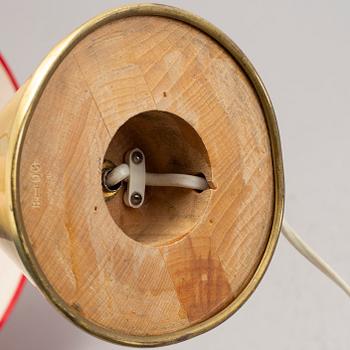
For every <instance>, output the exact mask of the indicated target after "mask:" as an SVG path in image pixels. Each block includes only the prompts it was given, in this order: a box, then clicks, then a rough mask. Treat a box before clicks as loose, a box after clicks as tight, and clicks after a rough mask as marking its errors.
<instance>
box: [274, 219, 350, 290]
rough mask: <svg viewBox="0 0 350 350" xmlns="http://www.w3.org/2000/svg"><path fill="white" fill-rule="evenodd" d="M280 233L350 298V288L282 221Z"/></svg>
mask: <svg viewBox="0 0 350 350" xmlns="http://www.w3.org/2000/svg"><path fill="white" fill-rule="evenodd" d="M281 232H282V233H283V234H284V236H285V237H286V238H287V240H288V241H289V243H290V244H291V245H292V246H293V247H294V248H295V249H296V250H297V251H298V252H299V253H300V254H301V255H303V256H304V257H305V258H306V259H307V260H309V261H310V262H311V263H312V264H313V265H315V266H316V267H317V268H318V269H319V270H320V271H321V272H323V273H324V274H325V275H326V276H327V277H329V278H330V279H331V280H332V281H333V282H334V283H335V284H337V285H338V286H339V287H340V288H341V289H342V290H343V291H344V292H345V293H346V294H347V295H348V296H350V286H349V285H348V284H347V283H346V282H345V281H344V280H343V279H342V278H341V277H340V276H339V275H338V274H337V273H336V272H335V271H334V270H333V269H332V268H331V267H330V266H329V265H328V264H327V263H326V262H325V261H324V260H323V259H322V258H321V257H320V256H318V255H317V254H316V253H315V252H314V250H313V249H312V248H310V247H309V246H308V245H307V244H306V243H305V242H304V241H303V240H302V239H301V238H300V237H299V235H298V234H297V233H296V232H295V231H294V230H293V229H292V228H291V227H290V225H289V224H288V223H287V222H286V221H283V224H282V231H281Z"/></svg>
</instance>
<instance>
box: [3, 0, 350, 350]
mask: <svg viewBox="0 0 350 350" xmlns="http://www.w3.org/2000/svg"><path fill="white" fill-rule="evenodd" d="M124 3H125V2H122V1H104V0H95V1H87V0H85V1H83V0H79V1H78V0H60V1H47V0H46V1H44V0H41V1H39V0H35V1H34V0H31V1H29V0H28V1H15V0H0V50H1V51H2V53H3V54H4V55H5V57H6V58H7V60H8V61H9V63H10V65H11V66H12V68H13V70H14V72H15V74H16V76H17V77H18V79H19V81H20V83H23V82H24V81H25V79H27V78H28V77H29V75H30V74H31V73H32V72H33V71H34V69H35V68H36V67H37V65H38V64H39V62H40V61H41V59H42V58H43V57H44V56H45V55H46V54H47V53H48V52H49V50H50V49H51V48H52V47H53V45H54V44H55V43H56V42H57V41H58V40H60V39H61V38H63V37H65V36H66V35H67V34H68V33H70V32H71V31H72V30H73V29H74V28H76V27H77V26H79V25H80V24H81V23H82V22H84V21H86V20H87V19H89V18H90V17H93V16H95V15H97V14H98V13H99V12H101V11H103V10H105V9H108V8H112V7H118V6H120V5H121V4H124ZM163 3H166V4H171V5H174V6H178V7H182V8H185V9H187V10H190V11H192V12H195V13H197V14H198V15H200V16H202V17H204V18H206V19H208V20H209V21H211V22H212V23H214V24H215V25H217V26H218V27H219V28H221V29H222V30H223V31H224V32H226V33H227V34H228V35H229V36H230V37H231V38H232V39H233V40H234V41H235V42H236V43H237V44H238V45H239V46H240V47H241V48H242V49H243V51H244V52H245V53H246V54H247V56H248V57H249V58H250V60H251V61H252V62H253V64H254V65H255V67H256V69H257V70H258V72H259V73H260V75H261V76H262V78H263V81H264V82H265V85H266V86H267V89H268V91H269V93H270V96H271V98H272V101H273V103H274V106H275V109H276V114H277V117H278V122H279V127H280V132H281V138H282V145H283V152H284V166H285V178H286V185H287V192H286V196H287V199H286V202H287V203H286V204H287V205H286V217H287V218H288V220H289V222H290V223H291V224H292V225H294V227H295V228H296V229H297V230H298V231H299V233H300V234H301V235H302V236H303V237H304V238H305V239H306V241H307V242H308V243H310V244H311V245H312V246H313V247H314V248H315V249H316V250H317V251H318V252H319V253H320V254H321V255H322V256H323V257H324V258H325V259H326V260H327V261H328V262H329V263H330V264H331V265H333V266H334V268H335V269H336V270H337V271H339V273H340V274H341V275H343V276H344V278H345V279H347V280H348V281H349V280H350V228H349V223H348V221H349V212H350V200H349V199H350V181H349V179H350V158H349V150H350V137H349V134H350V132H349V128H350V105H349V102H350V83H349V80H350V66H349V65H350V36H349V34H350V2H349V1H345V0H344V1H320V0H318V1H314V0H307V1H301V0H299V1H295V0H294V1H281V0H276V1H273V0H265V1H258V0H255V1H252V0H250V1H243V0H241V1H232V0H231V1H228V0H227V1H219V0H215V1H198V0H197V1H194V0H187V1H163ZM349 326H350V303H349V299H348V298H347V297H346V295H345V294H344V293H343V292H342V291H340V290H339V289H337V288H336V287H335V286H334V285H333V284H331V283H330V282H329V281H328V280H327V279H326V278H325V277H323V276H322V275H320V274H319V273H318V272H317V271H316V269H315V268H314V267H313V266H311V265H309V263H308V262H306V261H305V260H304V259H303V258H302V257H301V256H299V255H298V253H296V252H295V251H294V250H293V248H291V246H289V244H288V243H287V242H286V240H285V239H284V237H281V238H280V241H279V244H278V246H277V250H276V254H275V256H274V258H273V260H272V263H271V265H270V268H269V269H268V271H267V273H266V275H265V277H264V279H263V281H262V283H261V284H260V286H259V287H258V289H257V291H256V292H255V293H254V295H253V296H252V297H251V299H250V300H249V301H248V302H247V303H246V304H245V305H244V306H243V307H242V308H241V309H240V310H239V311H238V313H237V314H235V315H234V316H233V317H231V319H229V320H228V321H226V322H225V323H224V324H222V325H221V326H219V327H218V328H216V329H215V330H213V331H211V332H209V333H207V334H204V335H202V336H200V337H197V338H195V339H192V340H189V341H187V342H185V343H181V344H178V345H174V346H170V347H169V348H168V349H177V350H181V349H213V348H215V349H216V350H219V349H239V350H245V349H269V350H270V349H293V350H294V349H308V350H312V349H318V350H323V349H337V350H342V349H344V350H345V349H346V350H348V349H349V348H350V329H349ZM116 348H119V347H118V346H116V345H112V344H108V343H105V342H103V341H100V340H98V339H95V338H93V337H92V336H89V335H87V334H85V333H83V332H82V331H80V330H79V329H78V328H76V327H75V326H74V325H73V324H71V323H70V322H69V321H67V320H66V319H64V318H63V317H62V316H61V315H60V314H59V313H57V312H56V310H54V309H53V307H51V306H50V305H49V304H48V303H47V302H46V301H45V300H44V298H43V297H42V296H41V295H40V294H39V292H38V291H36V290H35V289H34V288H33V287H32V286H30V285H29V283H27V285H26V287H25V289H24V293H23V295H22V297H21V299H20V301H19V303H18V305H17V307H16V308H15V311H14V313H13V314H12V316H11V318H10V320H9V322H8V324H7V326H6V327H5V329H4V330H3V331H2V332H1V333H0V349H1V350H18V349H19V350H41V349H45V350H46V349H50V350H61V349H64V350H71V349H74V350H79V349H84V350H90V349H91V350H92V349H94V350H107V349H116Z"/></svg>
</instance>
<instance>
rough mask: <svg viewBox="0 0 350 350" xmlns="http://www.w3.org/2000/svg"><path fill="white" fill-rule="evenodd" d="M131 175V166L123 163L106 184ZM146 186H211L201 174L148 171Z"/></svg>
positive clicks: (108, 175)
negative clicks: (155, 172)
mask: <svg viewBox="0 0 350 350" xmlns="http://www.w3.org/2000/svg"><path fill="white" fill-rule="evenodd" d="M129 175H130V171H129V166H128V165H127V164H121V165H118V166H117V167H115V168H114V169H113V170H111V171H110V172H109V173H108V174H107V175H106V179H105V182H106V185H107V186H108V187H112V186H114V185H116V184H118V183H119V182H121V181H128V177H129ZM146 186H162V187H165V186H170V187H183V188H190V189H193V190H198V191H204V190H206V189H207V188H209V186H208V183H207V181H206V180H205V179H204V178H203V177H200V176H194V175H187V174H154V173H146Z"/></svg>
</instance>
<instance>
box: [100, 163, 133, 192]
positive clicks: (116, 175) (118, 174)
mask: <svg viewBox="0 0 350 350" xmlns="http://www.w3.org/2000/svg"><path fill="white" fill-rule="evenodd" d="M129 175H130V170H129V165H128V164H120V165H118V166H117V167H115V168H114V169H113V170H111V171H110V172H109V173H108V174H107V175H106V178H105V180H104V181H105V182H106V185H107V186H108V187H112V186H114V185H116V184H118V183H119V182H122V181H124V180H125V179H127V178H128V177H129Z"/></svg>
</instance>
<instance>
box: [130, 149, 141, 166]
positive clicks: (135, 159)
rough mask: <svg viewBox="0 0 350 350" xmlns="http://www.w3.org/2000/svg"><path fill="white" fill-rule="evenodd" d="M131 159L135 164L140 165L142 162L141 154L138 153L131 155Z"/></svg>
mask: <svg viewBox="0 0 350 350" xmlns="http://www.w3.org/2000/svg"><path fill="white" fill-rule="evenodd" d="M131 159H132V161H133V162H134V163H135V164H140V163H141V162H142V161H143V154H142V153H141V152H140V151H135V152H133V153H132V155H131Z"/></svg>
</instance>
